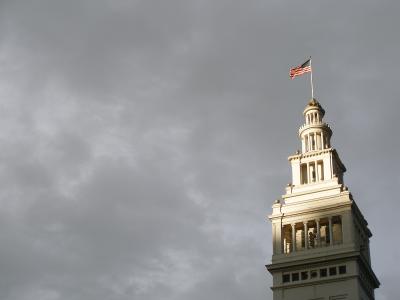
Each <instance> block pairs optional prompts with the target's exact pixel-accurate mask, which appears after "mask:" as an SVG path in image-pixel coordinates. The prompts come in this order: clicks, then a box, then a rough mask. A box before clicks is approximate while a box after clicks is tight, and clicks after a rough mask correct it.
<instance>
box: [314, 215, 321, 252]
mask: <svg viewBox="0 0 400 300" xmlns="http://www.w3.org/2000/svg"><path fill="white" fill-rule="evenodd" d="M315 222H316V223H317V247H319V246H320V244H321V243H320V236H321V233H320V228H319V227H320V226H319V219H317V220H315Z"/></svg>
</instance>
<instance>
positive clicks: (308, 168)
mask: <svg viewBox="0 0 400 300" xmlns="http://www.w3.org/2000/svg"><path fill="white" fill-rule="evenodd" d="M310 182H311V176H310V163H309V162H308V163H307V183H310Z"/></svg>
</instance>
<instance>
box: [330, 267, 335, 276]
mask: <svg viewBox="0 0 400 300" xmlns="http://www.w3.org/2000/svg"><path fill="white" fill-rule="evenodd" d="M335 275H336V267H332V268H329V276H335Z"/></svg>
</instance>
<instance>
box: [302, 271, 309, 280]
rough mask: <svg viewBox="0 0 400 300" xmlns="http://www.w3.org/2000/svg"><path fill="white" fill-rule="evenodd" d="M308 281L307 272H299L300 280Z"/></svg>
mask: <svg viewBox="0 0 400 300" xmlns="http://www.w3.org/2000/svg"><path fill="white" fill-rule="evenodd" d="M307 279H308V272H307V271H306V272H301V280H307Z"/></svg>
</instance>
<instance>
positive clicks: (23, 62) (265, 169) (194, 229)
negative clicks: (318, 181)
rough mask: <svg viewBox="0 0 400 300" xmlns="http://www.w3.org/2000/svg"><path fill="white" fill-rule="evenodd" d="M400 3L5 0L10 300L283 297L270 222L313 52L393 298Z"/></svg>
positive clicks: (2, 79) (0, 172)
mask: <svg viewBox="0 0 400 300" xmlns="http://www.w3.org/2000/svg"><path fill="white" fill-rule="evenodd" d="M398 10H399V5H398V4H397V2H395V1H380V3H375V2H374V1H350V2H346V3H333V2H321V1H311V2H307V3H305V2H296V3H292V2H291V1H258V0H256V1H247V2H231V1H223V0H222V1H201V2H200V1H178V0H172V1H167V2H166V1H122V0H117V1H107V0H101V1H91V0H85V1H75V0H72V1H45V0H43V1H31V2H27V1H2V2H1V3H0V99H1V101H0V128H1V130H0V145H1V149H2V151H1V153H0V161H1V164H0V187H1V192H0V228H1V229H0V244H1V245H2V246H1V247H0V266H1V268H0V270H1V271H0V298H1V299H5V300H24V299H43V300H53V299H59V300H64V299H72V300H73V299H77V300H78V299H79V300H81V299H85V300H86V299H87V300H90V299H116V300H123V299H140V300H147V299H149V300H150V299H171V300H172V299H173V300H180V299H206V298H207V299H217V298H224V299H225V298H230V299H244V298H248V299H261V298H264V299H271V298H272V293H271V291H270V290H269V286H270V285H271V277H270V276H269V274H267V272H266V270H265V268H264V264H265V263H268V261H269V259H270V256H271V235H270V224H269V223H268V222H266V221H265V216H266V215H267V214H269V213H270V211H271V208H270V206H271V204H272V202H273V200H274V199H276V198H278V197H279V196H280V195H281V194H282V193H283V190H284V187H285V185H286V183H287V182H289V181H290V170H289V165H288V163H287V161H286V157H287V156H288V155H290V154H292V153H293V152H294V151H295V150H296V149H297V148H298V147H299V141H298V139H297V128H298V126H299V125H301V124H302V115H301V112H302V110H303V108H304V106H305V104H306V102H307V100H308V98H309V82H308V80H307V78H299V79H296V80H294V81H290V80H289V79H288V69H289V67H290V66H292V65H296V64H299V63H301V62H302V60H303V59H305V58H306V57H307V56H308V55H312V56H313V58H314V59H313V66H314V74H315V77H314V78H315V87H316V94H317V97H318V99H319V100H320V102H321V103H322V105H323V106H324V107H325V109H326V111H327V114H326V119H327V121H328V122H330V124H331V125H332V127H333V130H334V137H333V144H334V146H335V147H336V148H337V149H338V151H339V153H340V154H341V157H342V159H343V161H344V163H345V164H346V166H347V168H348V174H347V176H346V181H347V184H348V185H349V187H350V190H351V191H352V192H353V194H354V196H355V198H356V201H357V203H358V205H359V206H360V208H361V209H362V211H363V212H364V214H365V216H366V218H367V220H368V221H369V223H370V228H371V230H372V232H373V233H374V236H373V238H372V241H371V247H372V261H373V266H374V269H375V270H376V272H377V275H378V277H379V278H380V279H381V281H382V287H381V289H379V291H378V292H377V299H380V300H383V299H394V298H396V295H397V294H398V292H397V289H396V285H395V282H394V281H393V280H392V279H393V278H398V277H399V275H400V274H399V272H398V270H396V269H393V268H392V266H393V261H396V260H397V259H398V252H396V249H397V244H398V242H397V241H396V238H393V239H391V243H392V244H393V246H392V247H387V246H386V245H387V237H388V236H393V237H395V236H397V232H396V230H395V228H396V227H395V226H393V225H391V224H388V222H389V221H387V220H396V211H398V209H400V207H399V204H398V201H396V195H397V186H398V184H399V183H400V176H399V175H398V172H397V164H396V162H397V149H398V148H399V146H400V145H399V140H398V139H397V138H396V137H397V135H398V134H397V130H398V126H397V112H398V110H399V104H398V103H399V101H398V99H397V89H396V84H397V82H396V81H397V70H398V67H399V66H398V65H399V63H398V60H397V53H398V52H399V49H400V41H399V39H398V37H397V31H396V30H397V28H398V27H399V21H398V17H397V11H398ZM377 211H379V212H380V213H376V212H377ZM382 215H385V218H384V219H382V217H381V216H382Z"/></svg>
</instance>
